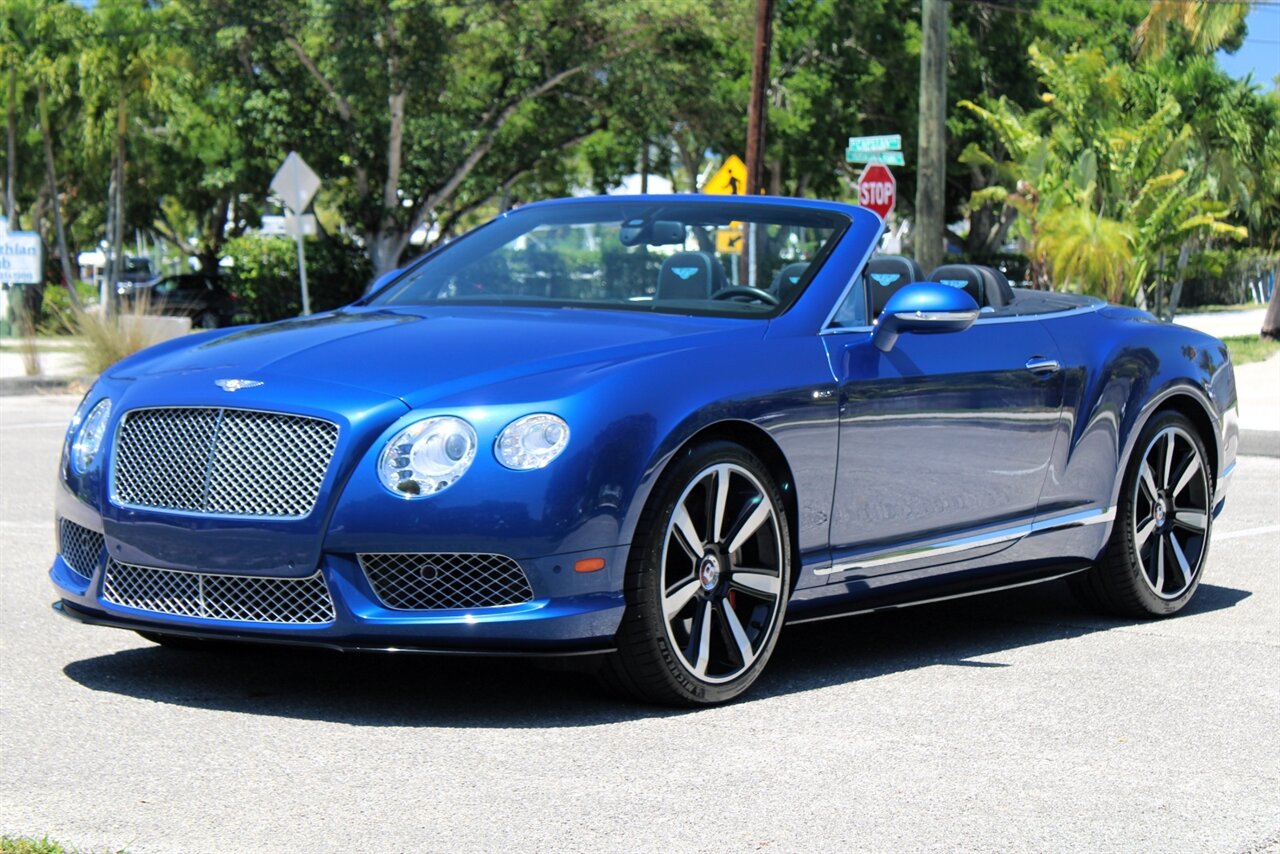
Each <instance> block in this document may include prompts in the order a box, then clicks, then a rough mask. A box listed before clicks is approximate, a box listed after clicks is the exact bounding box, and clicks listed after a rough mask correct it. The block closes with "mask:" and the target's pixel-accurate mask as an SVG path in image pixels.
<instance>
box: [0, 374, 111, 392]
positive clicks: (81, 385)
mask: <svg viewBox="0 0 1280 854" xmlns="http://www.w3.org/2000/svg"><path fill="white" fill-rule="evenodd" d="M94 379H95V378H94V377H44V376H38V377H0V397H11V396H16V395H23V394H75V393H82V392H83V390H84V389H87V388H88V387H89V386H91V385H93V381H94Z"/></svg>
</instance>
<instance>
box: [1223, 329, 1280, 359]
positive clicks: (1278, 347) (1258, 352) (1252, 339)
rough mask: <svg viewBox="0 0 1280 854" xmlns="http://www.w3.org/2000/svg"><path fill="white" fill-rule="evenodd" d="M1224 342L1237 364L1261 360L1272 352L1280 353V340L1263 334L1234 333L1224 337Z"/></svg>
mask: <svg viewBox="0 0 1280 854" xmlns="http://www.w3.org/2000/svg"><path fill="white" fill-rule="evenodd" d="M1222 343H1224V344H1226V345H1227V349H1228V350H1230V351H1231V362H1232V364H1236V365H1247V364H1249V363H1250V362H1261V361H1262V360H1264V359H1266V358H1267V357H1268V356H1270V355H1271V354H1272V353H1280V341H1277V340H1275V339H1274V338H1263V337H1262V336H1261V335H1233V336H1231V337H1229V338H1223V339H1222Z"/></svg>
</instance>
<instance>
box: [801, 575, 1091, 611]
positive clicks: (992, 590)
mask: <svg viewBox="0 0 1280 854" xmlns="http://www.w3.org/2000/svg"><path fill="white" fill-rule="evenodd" d="M1086 569H1088V567H1083V568H1081V569H1073V570H1070V571H1068V572H1063V573H1059V574H1058V575H1047V576H1045V577H1044V578H1036V579H1032V580H1031V581H1019V582H1017V583H1015V584H1005V585H1003V586H1001V587H983V588H982V589H981V590H966V591H965V592H964V593H953V594H951V595H950V596H935V597H934V598H932V599H920V600H917V601H914V602H901V603H898V604H896V605H880V606H878V607H875V608H861V609H856V610H853V611H841V612H840V613H838V614H823V615H822V616H820V617H797V618H796V619H794V620H787V625H788V626H798V625H800V624H801V623H821V622H823V621H824V620H839V619H842V618H844V617H856V616H859V615H861V614H874V613H875V612H876V611H897V610H900V609H902V608H914V607H915V606H916V605H932V604H933V603H935V602H949V601H951V600H952V599H967V598H969V597H970V596H981V595H983V594H984V593H999V592H1000V591H1001V590H1016V589H1017V588H1019V587H1030V586H1031V585H1033V584H1043V583H1045V582H1046V581H1057V580H1058V579H1059V578H1066V577H1067V576H1069V575H1075V574H1076V573H1078V572H1084V571H1085V570H1086Z"/></svg>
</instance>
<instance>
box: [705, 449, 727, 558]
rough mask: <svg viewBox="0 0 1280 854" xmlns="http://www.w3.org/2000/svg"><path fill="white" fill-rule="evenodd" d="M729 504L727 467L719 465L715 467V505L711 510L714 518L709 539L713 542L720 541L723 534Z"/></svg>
mask: <svg viewBox="0 0 1280 854" xmlns="http://www.w3.org/2000/svg"><path fill="white" fill-rule="evenodd" d="M728 504H729V467H728V466H720V467H719V468H717V469H716V506H715V510H714V511H713V515H712V517H711V518H712V519H714V520H715V523H714V526H713V528H712V534H711V536H710V540H711V542H713V543H718V542H720V539H721V537H722V536H723V535H724V526H725V523H726V522H727V521H728V519H726V518H725V514H726V513H728Z"/></svg>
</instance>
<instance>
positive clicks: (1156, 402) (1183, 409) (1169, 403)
mask: <svg viewBox="0 0 1280 854" xmlns="http://www.w3.org/2000/svg"><path fill="white" fill-rule="evenodd" d="M1164 412H1177V413H1179V414H1181V415H1183V416H1184V417H1186V418H1187V420H1188V421H1190V422H1191V423H1192V425H1193V426H1194V427H1195V429H1196V433H1197V434H1198V435H1199V436H1200V441H1201V442H1203V443H1204V449H1205V453H1206V454H1208V456H1209V473H1210V476H1211V478H1212V484H1211V485H1212V487H1213V488H1214V490H1215V491H1216V489H1217V484H1218V477H1219V474H1220V471H1219V465H1220V461H1221V459H1222V437H1221V436H1220V435H1219V431H1218V420H1217V418H1216V417H1215V416H1214V415H1213V407H1212V404H1211V403H1210V402H1209V400H1208V398H1207V397H1206V396H1205V395H1204V393H1203V392H1201V391H1200V390H1199V389H1197V388H1196V387H1194V386H1192V385H1185V384H1180V385H1176V386H1173V387H1172V388H1168V389H1166V390H1165V391H1163V392H1161V393H1160V394H1158V395H1156V396H1155V397H1153V398H1152V399H1151V400H1150V401H1148V402H1147V404H1146V406H1144V407H1143V409H1142V412H1141V414H1140V415H1139V416H1138V417H1137V418H1135V419H1134V422H1133V425H1132V427H1131V428H1130V429H1129V435H1128V436H1127V438H1126V441H1125V452H1124V455H1123V456H1122V457H1121V461H1120V465H1119V466H1118V467H1117V471H1116V481H1115V485H1114V486H1113V488H1112V493H1111V505H1112V506H1113V507H1114V506H1116V505H1117V504H1118V502H1119V500H1120V490H1121V489H1122V488H1123V485H1124V476H1125V472H1127V471H1128V470H1129V464H1130V463H1131V462H1132V461H1133V454H1134V453H1135V451H1136V450H1137V447H1136V446H1137V442H1138V436H1139V435H1140V434H1141V433H1142V431H1143V429H1145V428H1146V426H1147V424H1148V423H1149V422H1150V421H1151V419H1152V418H1155V417H1157V416H1158V415H1160V414H1161V413H1164Z"/></svg>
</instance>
